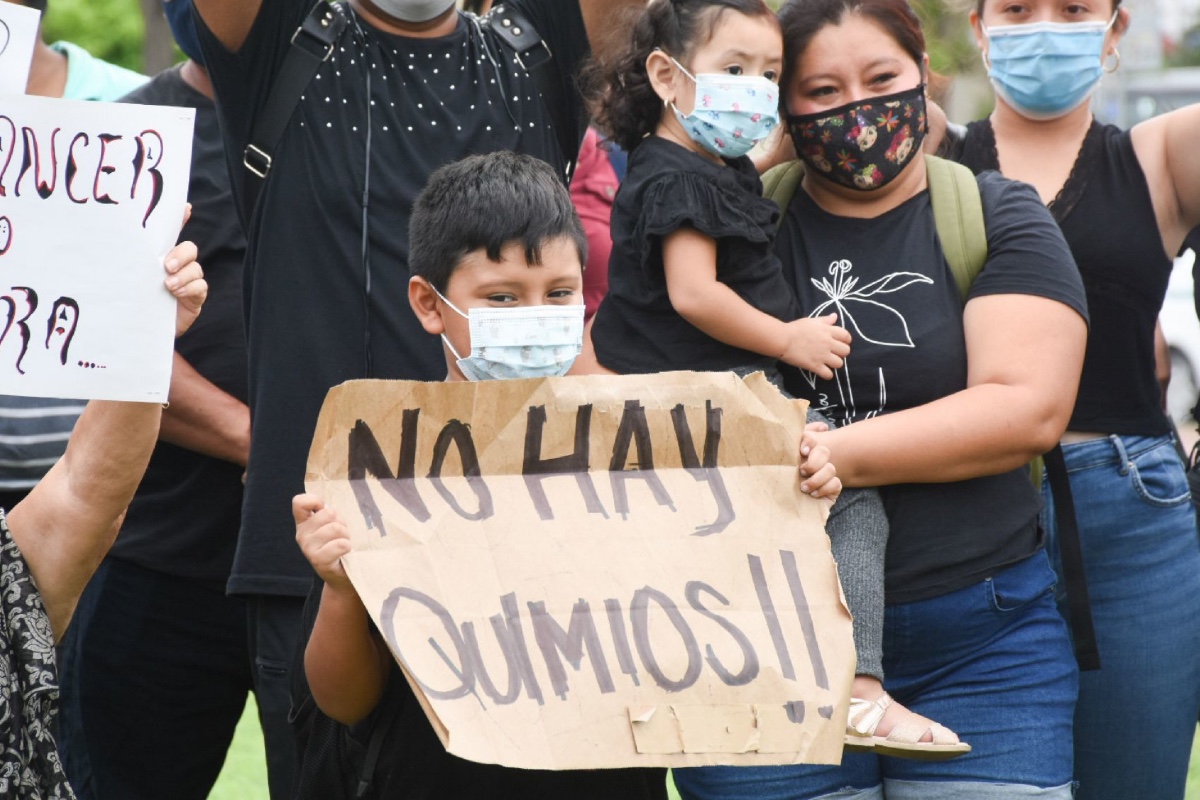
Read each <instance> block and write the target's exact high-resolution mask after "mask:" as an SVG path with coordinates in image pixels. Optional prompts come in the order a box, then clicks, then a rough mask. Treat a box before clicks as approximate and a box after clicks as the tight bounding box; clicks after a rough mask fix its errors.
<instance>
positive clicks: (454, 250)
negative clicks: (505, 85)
mask: <svg viewBox="0 0 1200 800" xmlns="http://www.w3.org/2000/svg"><path fill="white" fill-rule="evenodd" d="M408 235H409V250H408V265H409V270H410V271H411V272H412V274H413V275H418V276H420V277H422V278H424V279H425V280H427V281H429V283H430V284H432V285H433V287H434V288H435V289H437V290H438V291H439V292H445V291H446V285H447V284H448V283H449V282H450V276H451V275H452V274H453V273H454V270H455V269H457V268H458V265H459V263H460V262H461V261H462V259H463V257H464V256H466V255H467V254H468V253H470V252H472V251H475V250H480V249H482V250H484V251H485V252H486V253H487V257H488V258H489V259H491V260H492V261H496V262H498V261H500V251H501V250H502V249H503V247H504V246H505V245H506V244H508V243H510V242H520V243H521V244H522V245H524V247H525V259H526V260H527V261H528V262H529V263H530V264H541V263H542V245H543V244H545V243H546V242H547V241H549V240H551V239H557V238H559V237H561V236H567V237H570V239H571V241H572V242H573V243H574V245H575V249H576V250H577V251H578V252H579V263H580V264H581V265H582V264H583V263H585V262H586V261H587V236H586V235H585V234H584V232H583V223H582V222H580V221H579V215H578V214H576V213H575V207H574V206H573V205H572V204H571V195H570V193H569V192H568V191H567V188H566V187H565V186H564V185H563V183H562V180H561V179H560V178H559V176H558V175H556V174H555V172H554V168H553V167H551V166H550V165H549V164H547V163H546V162H544V161H541V160H539V159H536V158H533V157H532V156H525V155H518V154H516V153H511V152H508V151H499V152H495V153H488V154H487V155H479V156H468V157H467V158H464V159H462V160H461V161H455V162H453V163H451V164H447V165H445V166H444V167H440V168H439V169H438V170H437V171H436V172H434V173H433V175H431V176H430V177H429V182H428V183H427V184H425V188H424V189H423V190H422V191H421V194H420V196H419V197H418V198H417V202H416V204H415V205H414V206H413V211H412V217H411V218H410V219H409V224H408Z"/></svg>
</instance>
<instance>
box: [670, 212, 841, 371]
mask: <svg viewBox="0 0 1200 800" xmlns="http://www.w3.org/2000/svg"><path fill="white" fill-rule="evenodd" d="M663 265H664V270H665V272H666V278H667V295H668V296H669V297H670V299H671V306H672V307H673V308H674V309H675V311H676V312H678V313H679V316H681V317H683V318H684V319H686V320H687V321H688V322H690V323H692V324H693V325H695V326H696V327H697V328H699V329H700V330H702V331H704V332H705V333H707V334H708V335H709V336H711V337H712V338H714V339H716V340H717V341H720V342H724V343H725V344H727V345H730V346H732V347H740V348H741V349H743V350H749V351H750V352H752V353H759V354H761V355H764V356H767V357H769V358H778V359H781V360H783V361H785V362H787V363H788V364H792V365H793V366H798V367H802V368H804V369H807V370H810V371H812V372H814V373H816V374H817V375H819V376H820V377H822V378H825V379H829V378H832V377H833V370H835V369H837V368H838V367H840V366H841V365H842V364H843V362H844V359H845V357H846V356H847V355H849V354H850V333H849V331H847V330H845V329H844V328H839V327H837V326H836V325H835V324H834V322H836V320H837V315H835V314H830V315H828V316H826V317H822V318H820V319H799V320H795V321H793V322H783V321H781V320H778V319H776V318H775V317H772V316H771V315H770V314H767V313H765V312H762V311H759V310H758V309H757V308H754V307H753V306H752V305H750V304H749V303H747V302H746V301H745V300H744V299H742V297H741V295H739V294H738V293H737V292H735V291H733V290H732V289H730V288H729V287H728V286H726V285H725V284H723V283H721V282H720V281H719V280H717V243H716V242H715V241H714V240H713V239H711V238H710V237H708V236H705V235H704V234H703V233H700V232H699V231H695V230H692V229H690V228H681V229H680V230H677V231H675V232H674V233H672V234H671V235H669V236H667V237H666V238H665V239H664V240H663Z"/></svg>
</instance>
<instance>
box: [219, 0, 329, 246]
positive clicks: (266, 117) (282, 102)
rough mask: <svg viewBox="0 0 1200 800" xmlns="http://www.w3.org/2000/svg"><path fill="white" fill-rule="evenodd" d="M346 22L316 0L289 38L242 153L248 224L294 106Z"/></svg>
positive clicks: (294, 108) (245, 210) (321, 0)
mask: <svg viewBox="0 0 1200 800" xmlns="http://www.w3.org/2000/svg"><path fill="white" fill-rule="evenodd" d="M347 22H348V20H347V19H346V14H345V12H344V11H342V9H341V7H339V6H333V5H330V4H329V3H327V2H325V0H318V2H317V4H316V5H314V6H313V8H312V11H310V12H308V16H307V17H306V18H305V19H304V22H303V23H302V24H301V25H300V27H299V28H297V29H296V32H295V33H294V34H292V45H291V47H289V48H288V52H287V55H286V56H284V59H283V66H282V67H280V70H279V74H278V75H276V76H275V83H274V84H272V85H271V93H270V95H268V96H267V102H266V103H265V104H264V105H263V107H262V110H260V111H259V112H258V116H257V117H256V118H255V120H254V127H253V129H252V130H251V131H250V143H249V144H248V145H246V149H245V151H244V152H243V153H242V165H243V166H244V167H245V168H246V175H245V183H244V185H243V190H242V205H243V208H242V211H243V213H244V214H245V215H246V219H245V222H246V223H247V224H248V223H249V221H250V219H251V218H252V217H253V216H254V206H255V204H256V203H257V202H258V195H259V193H260V192H261V191H262V187H263V184H264V183H265V182H266V180H267V176H268V175H270V174H271V165H272V163H273V161H274V158H275V148H276V147H277V146H278V145H279V140H280V139H282V138H283V132H284V130H285V129H286V128H287V125H288V121H289V120H291V118H292V113H293V112H294V111H295V110H296V104H297V103H298V102H300V96H301V95H303V94H304V90H305V89H306V88H307V87H308V84H309V82H310V81H312V79H313V76H314V75H316V74H317V70H318V69H320V67H321V64H322V63H324V62H325V61H326V60H327V59H328V58H329V56H330V54H331V53H333V47H334V43H335V42H336V41H337V39H338V36H340V35H341V33H342V31H343V30H344V29H345V27H346V24H347Z"/></svg>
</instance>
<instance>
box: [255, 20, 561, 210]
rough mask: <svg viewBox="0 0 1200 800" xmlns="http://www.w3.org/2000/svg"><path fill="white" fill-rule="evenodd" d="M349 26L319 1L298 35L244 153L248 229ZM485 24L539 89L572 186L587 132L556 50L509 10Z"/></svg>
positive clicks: (294, 36) (531, 24)
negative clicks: (280, 153)
mask: <svg viewBox="0 0 1200 800" xmlns="http://www.w3.org/2000/svg"><path fill="white" fill-rule="evenodd" d="M348 23H349V19H348V17H347V15H346V12H345V11H344V10H343V9H342V7H341V6H338V5H331V4H329V3H327V2H325V0H318V2H317V3H316V5H314V6H313V8H312V10H311V11H310V12H309V13H308V16H307V17H305V19H304V22H303V23H301V25H300V27H299V28H297V29H296V32H295V34H293V36H292V44H291V47H289V48H288V52H287V55H286V56H285V57H284V61H283V65H282V66H281V68H280V70H279V74H278V75H277V76H276V77H275V83H274V84H272V86H271V91H270V94H269V95H268V97H267V102H266V104H264V106H263V108H262V110H261V111H260V112H259V114H258V116H257V117H256V118H255V120H254V126H253V128H252V129H251V132H250V143H249V144H248V145H246V149H245V151H244V152H243V153H242V166H243V167H245V169H246V175H245V181H244V183H243V191H242V213H243V215H244V222H245V223H247V224H249V222H250V220H251V219H252V218H253V216H254V209H255V206H256V204H257V203H258V196H259V194H260V193H261V192H262V187H263V185H264V184H265V183H266V180H267V177H268V176H269V175H270V174H271V167H272V164H273V162H274V158H275V149H276V148H277V147H278V146H279V142H280V140H281V139H282V138H283V132H284V131H285V130H286V129H287V126H288V122H290V121H291V118H292V114H293V113H294V112H295V109H296V104H297V103H299V101H300V97H301V96H302V95H303V94H304V91H305V89H306V88H307V87H308V84H309V82H310V81H312V79H313V76H315V75H316V74H317V70H319V69H320V68H321V64H323V63H324V62H325V61H327V60H328V59H329V56H330V55H331V54H332V53H333V49H334V45H335V43H336V42H337V40H338V37H339V36H341V34H342V32H343V31H344V30H345V28H346V25H347V24H348ZM479 24H480V26H481V27H483V28H485V29H488V30H492V31H494V32H495V33H496V36H497V37H498V38H499V39H500V40H501V41H502V42H504V44H505V46H506V47H508V48H509V49H510V50H512V51H513V54H514V56H515V57H516V60H517V63H519V64H520V65H521V66H522V67H523V68H524V69H525V71H526V72H527V73H528V74H529V75H530V76H531V77H532V78H533V79H534V81H535V82H536V83H537V87H538V91H539V93H540V94H541V97H542V104H543V106H544V107H545V109H546V113H547V114H549V116H550V121H551V123H552V124H553V126H554V133H555V137H556V140H557V142H558V147H559V151H560V152H561V153H562V157H563V161H564V162H565V163H566V165H567V166H566V173H565V176H564V180H565V182H567V183H569V182H570V179H571V175H572V173H573V172H574V168H575V162H576V160H577V159H578V153H579V142H580V141H581V140H582V138H583V132H584V131H583V128H582V125H581V123H579V122H573V121H572V120H571V117H570V112H569V111H568V104H567V93H566V89H565V87H564V86H563V82H562V79H561V77H560V76H559V74H558V70H557V68H556V65H555V61H554V54H553V53H552V52H551V50H550V46H549V45H547V44H546V41H545V39H543V38H542V35H541V34H540V33H539V32H538V31H537V30H536V29H535V28H534V27H533V23H531V22H530V21H529V20H528V19H526V17H525V16H524V15H523V14H521V13H520V12H519V11H518V10H517V9H515V8H512V7H511V6H508V5H504V4H501V5H497V6H496V7H495V8H494V9H493V10H492V13H491V14H489V15H488V16H486V17H481V18H479Z"/></svg>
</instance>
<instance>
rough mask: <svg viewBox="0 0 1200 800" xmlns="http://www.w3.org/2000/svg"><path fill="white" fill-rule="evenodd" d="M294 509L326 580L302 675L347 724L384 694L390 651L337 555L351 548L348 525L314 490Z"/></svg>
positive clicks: (308, 553)
mask: <svg viewBox="0 0 1200 800" xmlns="http://www.w3.org/2000/svg"><path fill="white" fill-rule="evenodd" d="M292 513H293V515H294V516H295V519H296V541H297V542H298V543H299V544H300V549H301V551H302V552H303V553H304V557H305V558H307V559H308V561H309V563H310V564H312V566H313V569H314V570H316V572H317V574H318V575H320V576H321V579H322V580H323V581H325V588H324V590H323V591H322V592H321V605H320V608H319V609H318V611H317V619H316V622H315V623H314V625H313V630H312V635H311V636H310V637H309V640H308V646H307V647H306V648H305V651H304V671H305V675H306V676H307V677H308V685H309V689H310V690H311V691H312V695H313V699H314V700H316V702H317V705H318V706H320V708H321V710H322V711H324V712H325V713H326V714H328V715H329V716H330V717H332V718H333V719H335V720H337V721H338V722H342V723H345V724H347V725H351V724H353V723H355V722H358V721H359V720H361V719H363V718H364V717H366V716H367V715H368V714H370V713H371V711H372V710H373V709H374V708H375V706H376V705H378V704H379V700H380V698H382V697H383V690H384V687H385V685H386V680H387V674H388V660H389V656H388V653H387V649H386V648H385V647H384V646H383V643H382V642H381V641H380V640H379V638H378V636H377V635H376V634H375V632H374V629H373V628H372V627H371V621H370V617H369V616H368V615H367V609H366V607H365V606H363V604H362V600H360V599H359V597H358V593H357V592H355V591H354V587H353V586H351V585H350V579H349V578H347V577H346V571H345V570H344V569H343V568H342V564H341V557H342V556H343V555H345V554H347V553H349V552H350V538H349V532H348V531H347V530H346V526H345V525H343V524H342V522H341V521H340V520H339V519H338V517H337V513H336V512H334V510H333V509H331V508H325V504H324V502H323V501H322V500H321V498H319V497H316V496H315V495H307V494H302V495H298V496H297V497H296V498H295V499H293V500H292Z"/></svg>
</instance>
